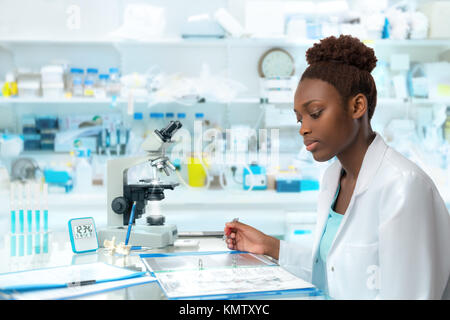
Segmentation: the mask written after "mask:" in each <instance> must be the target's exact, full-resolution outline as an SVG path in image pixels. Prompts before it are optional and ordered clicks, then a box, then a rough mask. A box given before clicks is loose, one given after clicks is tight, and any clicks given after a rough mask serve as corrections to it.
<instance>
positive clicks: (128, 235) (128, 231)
mask: <svg viewBox="0 0 450 320" xmlns="http://www.w3.org/2000/svg"><path fill="white" fill-rule="evenodd" d="M135 207H136V203H135V202H133V208H131V215H130V221H128V230H127V237H126V238H125V245H128V241H130V234H131V226H132V225H133V220H134V210H135Z"/></svg>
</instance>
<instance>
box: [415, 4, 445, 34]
mask: <svg viewBox="0 0 450 320" xmlns="http://www.w3.org/2000/svg"><path fill="white" fill-rule="evenodd" d="M419 11H421V12H423V13H424V14H425V15H426V16H427V18H428V23H429V29H428V38H430V39H449V38H450V28H449V27H448V17H449V16H450V1H431V2H429V3H426V4H424V5H423V6H421V7H419Z"/></svg>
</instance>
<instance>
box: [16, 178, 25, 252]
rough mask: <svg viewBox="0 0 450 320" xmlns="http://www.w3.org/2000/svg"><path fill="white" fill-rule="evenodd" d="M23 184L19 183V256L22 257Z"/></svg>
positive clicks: (23, 224) (23, 242)
mask: <svg viewBox="0 0 450 320" xmlns="http://www.w3.org/2000/svg"><path fill="white" fill-rule="evenodd" d="M23 189H24V188H23V186H22V184H19V190H18V194H19V256H20V257H22V256H24V254H25V234H24V233H25V216H24V202H25V201H24V196H23Z"/></svg>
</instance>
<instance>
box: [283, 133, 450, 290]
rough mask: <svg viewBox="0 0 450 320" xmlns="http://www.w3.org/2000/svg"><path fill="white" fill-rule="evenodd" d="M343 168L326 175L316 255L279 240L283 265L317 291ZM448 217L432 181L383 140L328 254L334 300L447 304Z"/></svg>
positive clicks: (370, 155)
mask: <svg viewBox="0 0 450 320" xmlns="http://www.w3.org/2000/svg"><path fill="white" fill-rule="evenodd" d="M341 168H342V166H341V164H340V162H339V161H335V162H334V163H333V164H332V165H331V166H330V167H329V168H327V170H326V172H325V173H324V176H323V181H322V185H321V191H320V195H319V198H318V205H317V225H316V230H315V235H314V242H313V246H312V252H311V249H309V250H307V249H305V248H302V247H301V245H300V244H299V243H288V242H286V241H281V243H280V254H279V263H280V265H281V266H283V267H284V268H286V269H287V270H289V271H291V272H292V273H294V274H297V275H298V276H300V277H301V278H303V279H305V280H307V281H310V282H312V283H313V284H316V285H318V286H319V284H320V283H321V281H323V277H320V270H319V265H321V264H320V260H319V255H318V248H319V243H320V239H321V236H322V233H323V231H324V227H325V225H326V222H327V216H328V213H329V211H330V206H331V202H332V200H333V197H334V195H335V194H336V190H337V186H338V182H339V177H340V172H341ZM449 274H450V214H449V211H448V210H447V208H446V206H445V203H444V201H443V200H442V198H441V196H440V195H439V192H438V190H437V189H436V187H435V185H434V183H433V182H432V180H431V179H430V178H429V177H428V176H427V175H426V174H425V173H424V172H423V171H422V170H421V169H420V168H419V167H418V166H416V165H415V164H414V163H413V162H411V161H409V160H408V159H406V158H405V157H403V156H402V155H401V154H399V153H398V152H396V151H395V150H393V149H392V148H390V147H389V146H387V145H386V143H385V142H384V141H383V138H382V137H381V136H380V135H379V134H377V135H376V137H375V139H374V141H373V142H372V143H371V145H370V146H369V148H368V150H367V152H366V154H365V156H364V160H363V163H362V166H361V170H360V172H359V176H358V179H357V182H356V186H355V189H354V192H353V195H352V198H351V200H350V204H349V206H348V208H347V211H346V212H345V215H344V217H343V219H342V222H341V225H340V227H339V229H338V231H337V233H336V237H335V239H334V241H333V243H332V245H331V248H330V250H329V253H328V256H327V263H326V277H327V279H328V280H327V282H326V283H327V284H328V294H329V296H330V297H332V298H335V299H441V298H444V299H448V298H449V293H450V292H449V291H450V290H449Z"/></svg>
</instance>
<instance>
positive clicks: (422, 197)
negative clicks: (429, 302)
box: [379, 172, 450, 299]
mask: <svg viewBox="0 0 450 320" xmlns="http://www.w3.org/2000/svg"><path fill="white" fill-rule="evenodd" d="M393 181H395V182H392V183H390V184H389V186H388V187H386V188H384V190H383V192H382V196H381V198H380V201H382V202H381V204H382V206H381V207H383V208H388V209H384V212H380V221H379V264H380V265H379V294H380V296H379V297H380V298H381V299H441V298H442V297H443V293H444V290H445V288H446V286H447V285H448V279H449V273H450V251H449V247H448V244H449V243H450V216H449V212H448V210H447V208H446V206H445V203H444V201H443V200H442V198H441V196H440V195H439V192H438V191H437V189H436V187H435V185H434V184H433V182H432V181H431V179H429V178H428V177H427V176H425V174H421V173H418V172H404V173H402V174H401V175H400V176H399V177H397V178H396V179H394V180H393Z"/></svg>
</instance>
